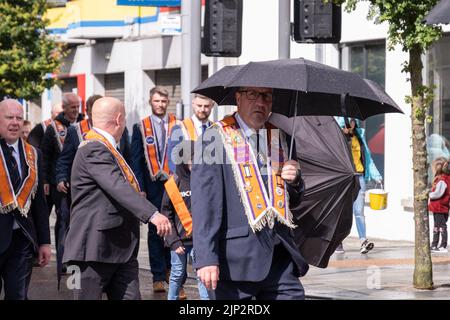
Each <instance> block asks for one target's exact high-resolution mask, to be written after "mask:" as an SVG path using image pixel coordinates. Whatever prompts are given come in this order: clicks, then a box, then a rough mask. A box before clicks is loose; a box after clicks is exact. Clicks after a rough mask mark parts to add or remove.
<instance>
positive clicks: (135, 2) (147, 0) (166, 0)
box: [117, 0, 181, 7]
mask: <svg viewBox="0 0 450 320" xmlns="http://www.w3.org/2000/svg"><path fill="white" fill-rule="evenodd" d="M117 5H118V6H142V7H180V6H181V0H117Z"/></svg>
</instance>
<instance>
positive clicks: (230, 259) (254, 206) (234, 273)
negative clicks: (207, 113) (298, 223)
mask: <svg viewBox="0 0 450 320" xmlns="http://www.w3.org/2000/svg"><path fill="white" fill-rule="evenodd" d="M235 99H236V104H237V113H235V114H233V115H231V116H229V117H226V118H225V119H223V120H222V121H220V122H218V123H215V124H214V125H212V126H211V127H210V128H208V129H207V130H206V132H205V134H204V138H203V142H202V141H198V142H197V145H196V153H195V157H194V164H193V168H192V176H191V186H192V216H193V225H194V226H195V228H194V229H193V239H194V248H195V249H194V250H195V252H194V259H193V266H194V268H196V269H197V270H198V271H197V274H198V276H199V278H200V280H201V281H202V282H203V283H204V284H205V286H206V287H207V288H208V289H212V290H214V296H215V298H216V299H220V300H222V299H251V298H256V299H266V300H275V299H279V300H281V299H304V290H303V287H302V285H301V283H300V281H299V279H298V277H299V276H303V275H304V274H306V272H307V270H308V264H307V263H306V262H305V260H304V259H303V257H302V256H301V254H300V253H299V252H298V250H297V249H296V246H295V243H294V238H293V231H292V229H293V228H295V225H294V224H293V222H292V214H291V211H290V208H291V207H294V206H298V205H299V204H300V200H301V195H302V193H303V189H304V185H303V180H302V178H301V171H300V166H299V164H298V162H297V161H296V160H288V157H287V154H288V150H289V149H288V145H287V142H289V139H286V137H285V135H284V133H283V132H280V131H279V130H270V129H275V128H274V127H270V126H269V124H268V123H266V121H267V118H268V116H269V114H270V112H271V109H272V89H271V88H262V87H240V88H239V89H238V90H237V91H236V92H235ZM267 129H269V130H267ZM212 142H214V143H212ZM200 144H202V145H200ZM199 148H203V149H202V150H203V152H202V153H201V154H200V153H199V152H197V150H199ZM294 155H295V152H294ZM212 157H214V159H212ZM211 190H214V192H211Z"/></svg>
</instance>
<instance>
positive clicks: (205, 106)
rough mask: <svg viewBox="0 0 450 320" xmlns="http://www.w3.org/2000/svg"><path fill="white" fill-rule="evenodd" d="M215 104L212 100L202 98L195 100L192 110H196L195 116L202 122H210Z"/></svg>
mask: <svg viewBox="0 0 450 320" xmlns="http://www.w3.org/2000/svg"><path fill="white" fill-rule="evenodd" d="M213 104H214V103H213V101H212V100H210V99H204V98H201V97H196V98H194V100H193V101H192V109H193V110H194V114H195V116H196V117H197V119H198V120H200V121H202V122H203V121H206V120H208V118H209V115H210V114H211V110H212V108H213Z"/></svg>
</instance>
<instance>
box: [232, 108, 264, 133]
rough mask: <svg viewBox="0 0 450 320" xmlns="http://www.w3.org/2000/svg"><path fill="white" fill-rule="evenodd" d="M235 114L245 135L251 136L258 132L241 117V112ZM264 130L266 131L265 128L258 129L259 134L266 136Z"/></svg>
mask: <svg viewBox="0 0 450 320" xmlns="http://www.w3.org/2000/svg"><path fill="white" fill-rule="evenodd" d="M234 116H235V117H236V120H237V122H238V124H239V127H241V129H242V132H243V133H244V135H245V137H247V138H250V137H251V136H252V135H253V134H255V133H256V130H255V129H253V128H250V127H249V126H248V125H247V124H246V123H245V121H244V120H243V119H242V118H241V116H240V115H239V113H237V112H236V113H235V114H234ZM263 132H265V130H258V134H259V136H260V137H261V138H264V137H265V135H263Z"/></svg>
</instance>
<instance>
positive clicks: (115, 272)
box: [74, 257, 141, 300]
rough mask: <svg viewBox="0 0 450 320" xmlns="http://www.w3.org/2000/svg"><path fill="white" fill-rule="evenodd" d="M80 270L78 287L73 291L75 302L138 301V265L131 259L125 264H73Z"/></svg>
mask: <svg viewBox="0 0 450 320" xmlns="http://www.w3.org/2000/svg"><path fill="white" fill-rule="evenodd" d="M74 264H75V265H77V266H78V267H79V268H80V271H81V274H80V287H79V288H75V289H74V298H75V299H77V300H101V299H102V293H103V292H105V293H106V296H107V297H108V299H109V300H140V299H141V293H140V291H139V264H138V261H137V259H136V258H135V257H134V258H131V259H130V260H129V261H128V262H126V263H121V264H118V263H102V262H74Z"/></svg>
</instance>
